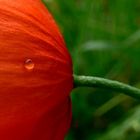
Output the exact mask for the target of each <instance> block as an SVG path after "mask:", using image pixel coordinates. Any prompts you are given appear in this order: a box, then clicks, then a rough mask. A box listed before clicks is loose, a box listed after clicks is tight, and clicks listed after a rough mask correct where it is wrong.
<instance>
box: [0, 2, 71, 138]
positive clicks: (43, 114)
mask: <svg viewBox="0 0 140 140" xmlns="http://www.w3.org/2000/svg"><path fill="white" fill-rule="evenodd" d="M72 88H73V78H72V62H71V57H70V55H69V53H68V51H67V49H66V47H65V43H64V40H63V37H62V35H61V33H60V32H59V29H58V27H57V25H56V24H55V22H54V20H53V18H52V17H51V15H50V14H49V12H48V11H47V9H46V8H45V6H44V5H43V4H42V2H41V1H40V0H0V139H1V140H63V139H64V136H65V134H66V132H67V130H68V128H69V126H70V121H71V101H70V97H69V94H70V91H71V90H72Z"/></svg>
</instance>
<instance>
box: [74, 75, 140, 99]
mask: <svg viewBox="0 0 140 140" xmlns="http://www.w3.org/2000/svg"><path fill="white" fill-rule="evenodd" d="M74 85H75V88H77V87H96V88H103V89H109V90H113V91H117V92H122V93H124V94H126V95H129V96H131V97H134V98H136V99H140V89H138V88H135V87H132V86H130V85H127V84H124V83H121V82H118V81H113V80H108V79H104V78H99V77H92V76H78V75H74Z"/></svg>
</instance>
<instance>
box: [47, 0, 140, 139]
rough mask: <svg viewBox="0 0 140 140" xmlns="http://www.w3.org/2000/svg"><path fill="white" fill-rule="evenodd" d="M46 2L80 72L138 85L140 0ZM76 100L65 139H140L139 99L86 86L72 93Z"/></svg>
mask: <svg viewBox="0 0 140 140" xmlns="http://www.w3.org/2000/svg"><path fill="white" fill-rule="evenodd" d="M44 1H45V3H46V5H47V7H48V8H49V9H50V11H51V13H52V14H53V15H54V17H55V19H56V21H57V23H58V24H59V26H60V29H61V31H62V33H63V35H64V37H65V40H66V44H67V46H68V49H69V51H70V53H71V55H72V59H73V65H74V72H75V73H76V74H82V75H94V76H99V77H105V78H109V79H115V80H118V81H122V82H124V83H129V84H131V85H134V86H137V87H139V88H140V1H138V0H44ZM72 102H73V122H72V126H71V130H70V132H69V134H68V136H67V138H66V140H129V139H131V140H138V139H140V135H139V132H140V131H139V130H140V129H139V128H140V120H139V116H140V113H139V112H140V107H139V106H138V104H139V101H136V100H134V99H132V98H130V97H127V96H125V95H121V94H120V95H117V96H116V94H114V93H113V92H110V91H107V90H99V89H98V90H97V89H91V88H83V89H77V90H75V91H74V92H73V93H72ZM137 106H138V107H137ZM134 108H135V109H134ZM133 122H134V124H133Z"/></svg>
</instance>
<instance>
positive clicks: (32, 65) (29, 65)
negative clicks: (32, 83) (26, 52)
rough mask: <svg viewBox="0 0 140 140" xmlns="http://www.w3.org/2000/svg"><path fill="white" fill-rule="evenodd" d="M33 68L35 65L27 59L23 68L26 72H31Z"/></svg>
mask: <svg viewBox="0 0 140 140" xmlns="http://www.w3.org/2000/svg"><path fill="white" fill-rule="evenodd" d="M34 66H35V64H34V63H33V61H32V59H27V60H26V61H25V64H24V67H25V68H26V69H27V70H29V71H31V70H33V69H34Z"/></svg>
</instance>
